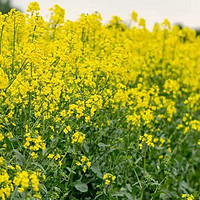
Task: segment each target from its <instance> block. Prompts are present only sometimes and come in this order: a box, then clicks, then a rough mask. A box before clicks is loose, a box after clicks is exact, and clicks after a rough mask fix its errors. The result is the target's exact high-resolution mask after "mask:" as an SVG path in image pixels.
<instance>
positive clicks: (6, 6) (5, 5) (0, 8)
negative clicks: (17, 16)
mask: <svg viewBox="0 0 200 200" xmlns="http://www.w3.org/2000/svg"><path fill="white" fill-rule="evenodd" d="M12 8H13V7H12V5H11V0H0V12H2V13H3V14H7V13H8V12H9V11H10V10H11V9H12ZM17 10H19V9H17Z"/></svg>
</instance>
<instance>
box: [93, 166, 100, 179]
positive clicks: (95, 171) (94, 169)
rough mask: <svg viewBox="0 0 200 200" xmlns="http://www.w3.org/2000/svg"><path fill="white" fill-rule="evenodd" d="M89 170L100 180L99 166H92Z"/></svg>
mask: <svg viewBox="0 0 200 200" xmlns="http://www.w3.org/2000/svg"><path fill="white" fill-rule="evenodd" d="M91 170H92V171H93V172H94V173H95V174H96V175H97V176H98V177H99V178H102V176H103V175H102V173H101V170H100V168H99V166H97V165H92V166H91Z"/></svg>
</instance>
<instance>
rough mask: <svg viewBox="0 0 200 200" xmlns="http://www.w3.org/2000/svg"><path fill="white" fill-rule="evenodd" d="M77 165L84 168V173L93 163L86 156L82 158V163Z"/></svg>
mask: <svg viewBox="0 0 200 200" xmlns="http://www.w3.org/2000/svg"><path fill="white" fill-rule="evenodd" d="M76 165H78V166H82V167H83V172H86V170H87V169H89V168H90V167H91V162H90V160H89V159H88V158H87V157H86V156H82V157H81V160H80V162H79V161H78V162H76Z"/></svg>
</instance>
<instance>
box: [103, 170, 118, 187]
mask: <svg viewBox="0 0 200 200" xmlns="http://www.w3.org/2000/svg"><path fill="white" fill-rule="evenodd" d="M103 179H104V180H105V184H106V185H110V184H111V183H113V182H114V181H115V179H116V176H113V175H112V174H110V173H106V174H104V176H103Z"/></svg>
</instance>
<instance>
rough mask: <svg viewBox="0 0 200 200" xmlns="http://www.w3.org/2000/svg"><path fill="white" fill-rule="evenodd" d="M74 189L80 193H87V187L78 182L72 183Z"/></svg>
mask: <svg viewBox="0 0 200 200" xmlns="http://www.w3.org/2000/svg"><path fill="white" fill-rule="evenodd" d="M74 186H75V188H76V189H77V190H78V191H80V192H87V191H88V186H87V184H85V183H82V182H81V181H80V180H78V181H76V182H75V183H74Z"/></svg>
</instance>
